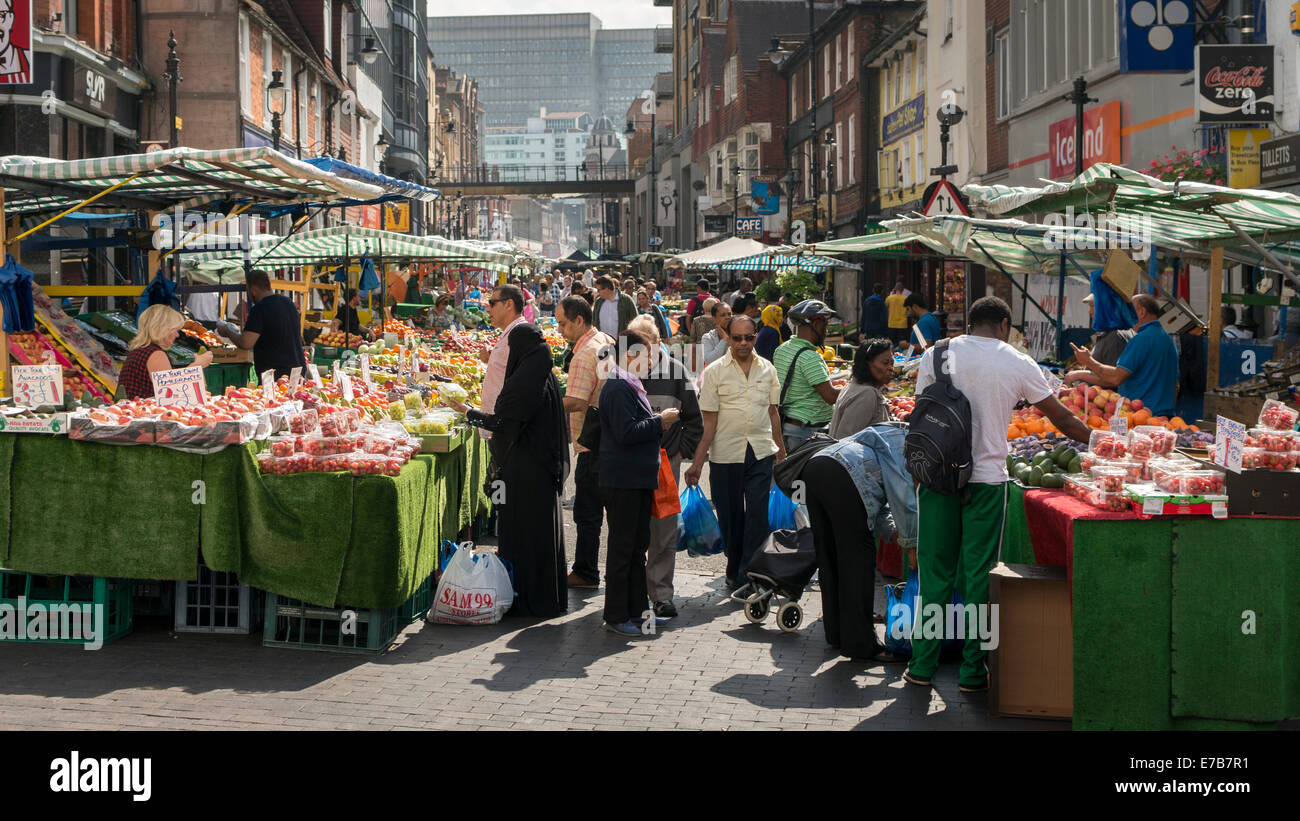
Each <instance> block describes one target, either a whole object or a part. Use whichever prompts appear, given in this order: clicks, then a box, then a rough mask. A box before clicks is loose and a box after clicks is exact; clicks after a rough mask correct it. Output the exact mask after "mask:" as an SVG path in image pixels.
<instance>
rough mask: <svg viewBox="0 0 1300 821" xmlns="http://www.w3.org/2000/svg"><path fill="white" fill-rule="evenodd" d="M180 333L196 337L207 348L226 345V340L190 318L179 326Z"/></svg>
mask: <svg viewBox="0 0 1300 821" xmlns="http://www.w3.org/2000/svg"><path fill="white" fill-rule="evenodd" d="M181 333H183V334H185V335H186V336H188V337H189V338H191V339H197V340H198V341H200V342H202V343H203V344H204V345H207V346H208V347H209V348H222V347H225V345H226V340H224V339H222V338H221V337H219V336H217V335H216V334H215V333H213V332H212V331H209V330H208V329H207V328H205V327H203V326H202V325H201V324H199V323H198V322H195V321H194V320H192V319H187V320H185V324H184V325H182V326H181Z"/></svg>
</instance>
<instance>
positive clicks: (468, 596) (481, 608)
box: [430, 548, 515, 624]
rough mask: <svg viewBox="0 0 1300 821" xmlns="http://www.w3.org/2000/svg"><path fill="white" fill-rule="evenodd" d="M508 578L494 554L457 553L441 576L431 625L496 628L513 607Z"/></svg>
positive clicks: (463, 551) (464, 550)
mask: <svg viewBox="0 0 1300 821" xmlns="http://www.w3.org/2000/svg"><path fill="white" fill-rule="evenodd" d="M514 601H515V590H514V587H513V586H512V585H511V583H510V574H509V573H508V572H507V571H506V567H505V565H504V564H503V563H502V562H501V559H500V558H499V557H498V556H497V554H495V553H478V554H475V552H474V551H473V549H470V548H465V549H462V550H457V551H456V552H455V554H453V555H452V557H451V561H449V562H448V563H447V567H446V569H445V570H443V572H442V579H441V580H440V581H439V582H438V593H437V596H436V598H435V599H434V602H433V610H432V611H431V613H430V621H433V622H436V623H438V624H496V623H497V622H499V621H501V617H502V616H504V615H505V614H506V611H507V610H509V609H510V605H512V604H514Z"/></svg>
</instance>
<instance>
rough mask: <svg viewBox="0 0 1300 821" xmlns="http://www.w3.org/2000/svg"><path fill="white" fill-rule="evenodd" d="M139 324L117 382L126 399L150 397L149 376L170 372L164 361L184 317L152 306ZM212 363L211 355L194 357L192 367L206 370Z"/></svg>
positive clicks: (168, 364) (178, 333)
mask: <svg viewBox="0 0 1300 821" xmlns="http://www.w3.org/2000/svg"><path fill="white" fill-rule="evenodd" d="M138 324H139V330H138V331H137V333H136V335H135V338H134V339H132V340H131V341H130V343H128V344H127V346H126V348H127V350H128V351H129V353H128V354H127V355H126V362H125V363H124V364H123V365H122V373H121V375H120V376H119V377H118V380H117V381H118V384H119V385H121V386H122V390H123V391H125V392H126V398H127V399H145V398H148V397H152V396H153V379H152V378H150V374H152V373H155V372H157V371H169V370H171V368H172V363H171V360H170V359H168V358H167V349H168V348H170V347H171V346H172V345H174V344H176V337H177V336H179V335H180V332H181V327H182V326H183V325H184V324H185V317H183V316H181V315H180V312H179V311H177V310H175V309H174V308H171V307H168V306H167V305H151V306H150V307H148V308H145V309H144V313H142V314H140V321H139V323H138ZM211 362H212V353H211V352H207V353H201V354H199V355H198V356H196V357H194V364H195V365H198V366H199V367H206V366H207V365H208V364H209V363H211Z"/></svg>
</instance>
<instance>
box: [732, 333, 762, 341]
mask: <svg viewBox="0 0 1300 821" xmlns="http://www.w3.org/2000/svg"><path fill="white" fill-rule="evenodd" d="M755 339H758V334H732V335H731V341H732V342H753V341H754V340H755Z"/></svg>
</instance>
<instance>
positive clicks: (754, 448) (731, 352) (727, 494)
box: [685, 315, 820, 590]
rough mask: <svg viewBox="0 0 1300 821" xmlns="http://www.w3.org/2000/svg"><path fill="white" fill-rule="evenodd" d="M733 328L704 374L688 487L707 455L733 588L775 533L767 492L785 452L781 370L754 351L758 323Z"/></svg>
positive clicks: (746, 321)
mask: <svg viewBox="0 0 1300 821" xmlns="http://www.w3.org/2000/svg"><path fill="white" fill-rule="evenodd" d="M727 334H728V336H729V337H730V340H731V342H730V346H729V349H728V351H727V352H726V353H725V354H723V355H722V358H721V359H719V360H717V361H716V362H714V363H712V364H711V365H709V366H708V367H707V368H705V369H704V374H703V376H702V377H701V380H700V399H699V403H700V411H701V412H702V413H703V415H704V435H703V437H702V438H701V439H700V444H699V445H698V446H697V447H696V448H695V459H694V461H693V462H692V464H691V467H690V469H689V470H687V471H686V476H685V479H686V484H688V485H697V484H699V482H700V473H701V471H702V470H703V468H704V460H705V459H706V458H707V459H708V460H709V485H710V488H709V489H710V491H712V492H711V494H710V495H711V496H712V497H713V504H714V507H716V508H717V511H718V526H719V528H720V529H721V530H722V543H723V545H725V547H726V551H727V587H728V588H729V589H731V590H735V589H736V588H737V587H739V586H740V585H741V584H743V579H744V578H745V570H746V568H747V567H748V566H749V560H750V558H751V557H752V556H753V555H754V553H755V551H757V550H758V546H759V545H760V544H761V543H762V541H763V540H764V539H766V538H767V536H768V534H769V533H770V532H771V531H770V530H768V526H767V496H768V493H770V492H771V490H772V466H773V465H774V464H775V463H776V462H779V461H781V460H782V459H784V458H785V444H784V442H783V441H782V439H781V418H780V416H779V415H778V413H777V407H778V405H779V404H780V397H781V387H780V383H779V381H778V380H777V375H776V368H775V367H774V366H773V365H772V363H770V362H768V361H767V360H766V359H764V358H763V357H761V356H755V355H754V342H755V340H757V339H758V327H757V326H756V325H755V324H754V320H753V319H750V318H749V317H748V316H744V315H741V316H734V317H732V318H731V322H730V323H729V324H728V326H727ZM819 358H820V357H819Z"/></svg>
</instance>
